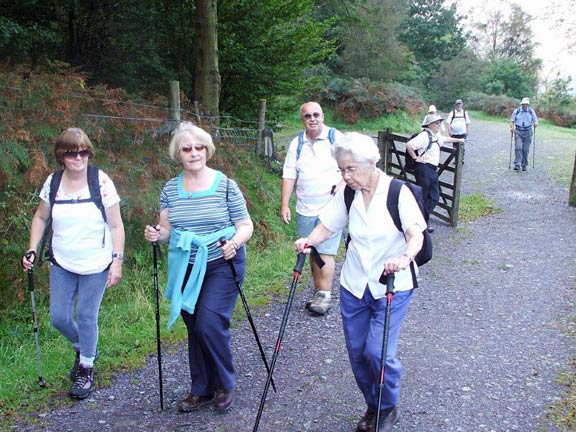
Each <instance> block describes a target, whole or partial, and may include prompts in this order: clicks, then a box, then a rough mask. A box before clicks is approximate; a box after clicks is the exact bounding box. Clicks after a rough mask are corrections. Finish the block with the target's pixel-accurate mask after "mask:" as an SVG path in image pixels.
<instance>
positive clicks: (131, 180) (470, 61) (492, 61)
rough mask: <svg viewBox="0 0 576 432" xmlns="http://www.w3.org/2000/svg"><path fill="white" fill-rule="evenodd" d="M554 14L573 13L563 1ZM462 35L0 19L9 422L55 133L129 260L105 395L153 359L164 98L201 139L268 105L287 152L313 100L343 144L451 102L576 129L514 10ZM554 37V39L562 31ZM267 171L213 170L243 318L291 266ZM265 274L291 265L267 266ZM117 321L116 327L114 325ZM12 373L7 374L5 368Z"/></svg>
mask: <svg viewBox="0 0 576 432" xmlns="http://www.w3.org/2000/svg"><path fill="white" fill-rule="evenodd" d="M567 1H568V2H569V3H570V6H571V7H572V8H573V7H576V0H567ZM543 7H545V6H543ZM473 18H474V19H473V20H472V21H471V22H473V26H472V27H467V28H464V27H463V22H464V21H465V17H463V16H461V15H459V13H458V11H457V8H456V5H455V3H454V2H450V1H446V2H445V1H443V0H354V1H338V0H324V1H302V0H259V1H254V0H237V1H225V0H222V1H218V2H217V1H209V0H196V1H193V0H161V1H158V0H155V1H150V0H139V1H134V0H123V1H110V0H99V1H96V0H86V1H79V0H72V1H70V0H21V1H18V2H9V1H5V0H4V1H1V2H0V154H1V157H0V216H1V217H2V220H3V221H4V222H3V227H2V229H1V237H0V245H1V246H2V247H1V248H0V259H1V260H2V262H3V266H2V267H0V296H2V298H3V302H2V304H1V305H0V334H1V338H0V366H2V367H1V368H0V383H1V385H0V388H1V389H2V390H0V409H1V410H2V411H4V412H6V413H13V412H14V411H13V410H14V409H15V408H16V407H18V406H21V404H22V399H21V395H22V392H21V391H19V390H21V389H23V388H24V389H26V388H28V387H29V386H30V385H31V384H30V377H31V376H33V375H34V373H35V372H34V368H35V365H34V364H33V363H32V362H30V361H29V359H30V358H33V356H34V351H33V349H34V348H33V346H32V344H31V343H30V331H29V327H28V325H29V323H28V322H25V321H24V320H23V319H22V317H23V316H28V315H29V312H28V310H29V309H28V308H29V304H28V303H27V299H28V297H27V295H28V294H27V290H26V289H27V287H26V279H25V274H24V273H23V272H22V271H21V269H20V268H19V264H18V258H19V257H20V255H21V254H22V252H23V251H24V250H25V248H26V247H27V243H28V234H29V231H28V230H29V223H30V220H31V217H32V214H33V212H34V209H35V208H36V206H37V203H38V201H37V190H38V188H39V187H40V185H41V183H42V182H43V180H44V179H45V178H46V176H47V174H48V173H49V172H51V171H52V170H53V169H54V167H55V163H54V159H53V157H52V154H51V145H52V144H53V143H54V140H55V138H56V137H57V136H58V134H59V132H60V130H61V129H62V128H64V127H67V126H72V125H77V126H80V127H84V128H86V129H87V130H88V132H89V135H90V137H91V138H92V139H93V140H94V143H95V145H96V147H97V149H98V151H99V153H98V156H97V160H96V162H97V164H98V165H99V166H101V167H102V168H103V169H104V170H106V171H108V172H110V173H112V174H113V178H114V180H115V182H116V184H117V186H118V188H119V190H120V193H121V196H122V198H123V201H122V212H123V218H124V222H125V224H126V228H127V256H128V258H127V260H126V266H125V267H126V268H125V278H124V280H123V282H122V285H121V288H122V289H119V290H116V291H114V293H113V294H110V295H108V296H107V298H108V297H110V298H109V299H107V304H105V305H104V306H103V311H105V314H106V313H110V314H111V318H110V319H109V321H110V322H111V323H112V324H110V328H108V327H107V324H106V322H107V320H106V315H105V316H103V317H102V321H103V326H104V327H105V328H104V329H103V330H102V332H103V334H104V333H105V334H107V335H108V336H107V342H106V343H107V345H105V346H104V347H103V350H104V351H105V352H106V354H107V355H106V356H103V359H102V364H101V366H100V367H101V368H102V375H101V376H102V378H103V381H105V380H106V378H105V377H106V376H108V377H110V376H112V374H113V371H114V370H117V369H118V368H124V367H131V366H133V365H135V364H137V361H136V360H135V359H136V358H142V355H141V354H142V353H149V352H152V351H153V345H152V343H153V340H152V338H151V337H149V332H150V331H151V326H150V325H149V324H150V322H151V320H153V305H152V304H151V302H150V294H149V289H150V262H151V251H150V247H149V245H146V244H145V243H144V242H143V239H142V236H141V232H142V227H143V226H144V225H145V224H146V223H149V222H150V221H151V219H152V218H153V217H155V209H156V207H157V198H158V191H159V190H160V188H161V187H162V184H163V183H164V182H165V181H166V179H167V178H169V177H170V176H172V175H173V174H174V172H175V170H176V167H175V166H174V165H173V164H171V163H170V161H169V160H168V158H167V157H166V151H165V149H166V140H167V139H166V135H162V133H161V131H160V129H161V128H159V127H158V126H159V125H160V124H162V122H164V123H166V122H167V119H168V110H167V97H166V95H167V93H168V91H167V87H168V81H170V80H178V81H179V82H180V88H181V104H182V108H183V110H182V118H186V119H194V118H195V117H194V112H195V111H194V103H195V102H196V103H197V104H198V107H199V109H200V112H201V119H202V120H201V124H202V125H203V126H205V127H211V126H215V125H217V126H222V125H223V124H225V126H227V127H228V126H229V127H233V126H239V127H241V126H243V125H245V124H246V123H247V122H248V123H250V122H254V123H255V120H256V115H257V106H258V101H260V100H261V99H266V101H267V104H266V109H267V113H266V116H267V119H268V121H267V123H266V127H268V128H271V129H273V130H274V131H275V133H276V136H278V137H284V139H285V141H287V140H288V139H289V138H290V136H292V135H294V134H295V133H296V132H295V131H296V130H297V129H298V128H299V127H300V125H299V121H298V116H297V110H298V107H299V105H300V104H301V103H302V102H303V101H306V100H312V99H313V100H318V101H319V102H320V103H321V104H322V105H323V106H324V107H325V109H326V111H327V113H328V120H329V122H330V124H333V125H337V126H338V127H339V128H341V129H347V128H349V129H354V130H358V129H363V128H364V126H363V124H364V123H363V122H366V121H371V122H373V123H371V125H377V127H378V128H384V127H393V128H394V129H395V131H398V132H406V133H407V132H413V131H414V130H415V129H417V128H418V123H419V120H420V119H421V117H422V115H423V114H425V111H426V110H427V107H428V105H429V104H430V103H434V104H436V106H437V107H438V108H439V110H441V111H444V112H447V111H449V110H451V109H452V106H453V103H454V100H455V99H463V100H464V101H465V108H466V109H467V110H475V111H477V112H480V111H483V112H484V113H486V114H490V115H495V116H501V117H502V120H503V121H506V117H508V116H509V115H510V112H511V111H512V110H513V109H514V108H515V107H516V106H517V105H518V102H519V100H520V98H522V97H526V96H528V97H531V98H532V107H533V108H535V109H536V110H537V112H538V114H539V115H540V116H541V117H542V118H544V119H546V121H548V122H550V123H553V124H556V125H558V126H562V127H565V128H574V127H576V100H575V98H574V97H573V96H572V80H571V77H568V76H562V75H560V74H557V75H553V76H550V75H548V76H547V77H546V78H543V77H542V75H541V71H542V61H541V60H540V59H538V58H537V57H536V56H535V46H534V42H533V38H532V36H533V34H532V29H531V21H532V17H531V16H530V15H529V14H528V13H526V12H525V11H524V10H522V8H521V7H520V6H518V5H516V4H511V7H510V11H509V13H503V12H502V11H499V10H494V11H490V10H486V11H484V13H483V15H482V16H474V17H473ZM558 19H559V21H558V26H563V27H565V28H566V31H567V32H568V33H569V32H570V31H573V30H574V28H573V27H574V26H573V25H572V26H571V25H570V23H566V22H565V21H562V19H561V18H558ZM567 49H574V47H573V46H572V47H568V48H567ZM88 114H90V115H99V116H101V118H100V120H88V117H87V116H88ZM91 118H92V119H93V118H94V117H91ZM119 119H123V120H119ZM127 119H133V120H134V121H127ZM143 120H146V121H143ZM151 125H153V127H152V126H151ZM254 127H255V126H254ZM277 156H278V159H276V160H275V161H274V160H273V161H272V162H271V161H264V160H261V159H260V158H256V157H254V155H253V151H252V149H251V148H249V147H244V146H237V145H235V144H234V143H231V142H222V143H220V144H219V146H218V152H217V154H216V157H215V159H214V160H213V161H212V165H213V166H214V167H215V168H218V169H221V170H223V171H224V172H226V173H227V174H230V175H231V176H233V177H234V178H236V179H238V180H239V183H240V184H241V186H242V188H243V190H244V193H245V194H246V196H247V197H248V199H249V206H250V212H251V214H252V216H253V218H254V220H255V223H256V235H255V238H254V239H253V240H252V242H251V245H252V246H251V247H253V248H254V251H255V252H258V253H259V256H260V257H261V260H260V262H259V264H258V265H256V264H252V265H253V266H254V267H255V268H253V269H250V270H249V274H250V275H251V276H250V278H251V279H250V281H249V282H250V284H249V286H250V287H253V288H251V289H253V292H250V293H249V294H250V301H251V302H252V303H253V304H255V305H258V304H259V303H261V302H266V301H267V300H269V299H270V298H271V297H272V296H273V295H275V293H277V292H280V291H281V290H282V289H283V285H282V280H283V277H282V276H283V273H282V272H280V273H278V268H279V267H281V268H283V269H285V268H288V267H290V266H291V265H292V261H293V256H292V254H291V253H290V251H289V250H288V248H286V247H285V245H286V242H287V241H288V239H290V238H291V232H290V231H289V229H288V228H286V227H285V226H282V225H281V224H280V222H279V219H278V217H277V216H276V214H277V210H278V209H277V205H278V203H279V167H280V166H281V165H280V161H279V160H280V159H281V157H282V155H281V154H278V155H277ZM572 156H573V155H571V156H570V157H572ZM255 173H257V175H255ZM278 262H280V263H289V264H287V265H286V266H272V265H270V263H278ZM35 275H36V276H37V277H38V281H39V282H38V290H39V291H40V292H39V298H38V303H39V316H40V317H41V325H42V331H43V334H42V336H43V338H42V349H43V355H44V356H45V357H46V361H45V367H46V368H47V369H48V370H47V371H46V375H48V376H50V374H53V375H58V372H57V371H58V369H59V368H60V369H61V368H62V367H64V366H63V365H64V364H67V363H66V362H67V361H68V358H67V352H66V351H65V349H64V347H62V345H63V344H62V343H61V340H59V339H58V336H57V335H56V334H55V332H54V331H53V330H52V329H50V328H49V323H48V320H47V309H46V308H47V301H46V297H47V288H46V285H47V284H46V281H47V270H46V268H43V269H40V270H39V271H37V272H35ZM271 280H272V281H275V282H273V283H271V282H270V281H271ZM165 306H166V305H165V304H164V305H163V306H162V307H163V308H164V307H165ZM113 309H114V310H113ZM114 314H117V315H118V316H124V317H126V316H129V317H130V320H127V322H126V320H124V321H122V322H123V324H120V321H119V320H115V319H114V318H113V317H114ZM42 317H44V318H42ZM42 320H43V321H44V322H42ZM147 334H148V337H146V335H147ZM182 336H183V329H182V328H180V329H179V330H178V329H177V330H176V331H175V332H171V333H168V334H166V335H164V337H165V338H166V339H167V342H175V341H178V340H181V339H182ZM132 362H135V363H132ZM24 364H26V365H29V366H26V367H24V366H23V367H20V368H16V369H17V373H16V372H15V368H14V365H24ZM106 371H108V372H106ZM107 373H108V375H106V374H107ZM64 385H65V384H64V383H58V384H57V385H56V386H55V388H54V389H53V390H54V391H56V392H58V391H61V390H62V388H63V386H64ZM27 396H28V399H27V401H28V402H27V403H29V404H30V405H29V406H30V407H32V406H34V404H33V403H32V402H34V401H35V400H37V401H44V403H46V402H45V396H43V394H42V393H33V394H32V396H31V398H30V394H28V395H27ZM7 418H8V417H7Z"/></svg>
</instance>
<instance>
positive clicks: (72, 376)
mask: <svg viewBox="0 0 576 432" xmlns="http://www.w3.org/2000/svg"><path fill="white" fill-rule="evenodd" d="M99 355H100V353H99V352H98V350H96V356H94V362H96V360H98V357H99ZM79 367H80V351H76V359H74V366H72V369H70V372H68V378H70V381H72V382H74V381H76V376H77V375H78V368H79Z"/></svg>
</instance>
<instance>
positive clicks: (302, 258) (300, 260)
mask: <svg viewBox="0 0 576 432" xmlns="http://www.w3.org/2000/svg"><path fill="white" fill-rule="evenodd" d="M305 262H306V254H305V253H303V252H300V253H299V254H298V257H297V259H296V266H294V272H296V273H298V274H300V273H302V269H303V268H304V263H305Z"/></svg>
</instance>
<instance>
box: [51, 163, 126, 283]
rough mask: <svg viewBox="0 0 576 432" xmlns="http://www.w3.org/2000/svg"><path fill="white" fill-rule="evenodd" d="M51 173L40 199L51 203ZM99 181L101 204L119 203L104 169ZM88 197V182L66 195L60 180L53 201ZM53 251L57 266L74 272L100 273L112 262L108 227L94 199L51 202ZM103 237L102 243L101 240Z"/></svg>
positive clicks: (105, 205)
mask: <svg viewBox="0 0 576 432" xmlns="http://www.w3.org/2000/svg"><path fill="white" fill-rule="evenodd" d="M52 175H53V174H50V175H49V176H48V178H47V179H46V181H45V182H44V186H43V187H42V190H41V191H40V199H42V200H43V201H45V202H46V203H47V204H48V206H50V181H51V180H52ZM98 180H99V184H100V193H101V195H102V204H103V205H104V207H105V208H108V207H111V206H112V205H114V204H116V203H119V202H120V197H119V196H118V193H117V192H116V188H115V187H114V183H113V182H112V180H111V179H110V177H108V175H107V174H106V173H104V172H103V171H99V173H98ZM86 198H90V190H89V188H88V185H86V187H85V188H84V189H82V190H80V191H78V192H75V193H73V194H67V193H65V192H64V190H63V189H62V183H60V187H59V189H58V192H57V194H56V201H59V200H75V199H86ZM52 230H53V234H52V251H53V253H54V258H55V260H56V262H57V263H58V265H60V267H62V268H63V269H65V270H68V271H70V272H73V273H76V274H82V275H87V274H94V273H100V272H102V271H104V270H105V269H106V267H108V265H109V264H110V262H111V261H112V252H113V250H112V247H113V245H112V241H111V237H110V228H109V227H108V224H107V223H104V219H103V218H102V213H101V212H100V210H99V209H98V207H96V205H95V204H94V203H93V202H85V203H69V204H68V203H66V204H58V203H57V202H56V203H55V204H54V208H53V209H52ZM103 240H104V244H103V243H102V241H103Z"/></svg>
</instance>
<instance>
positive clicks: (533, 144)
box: [508, 128, 536, 169]
mask: <svg viewBox="0 0 576 432" xmlns="http://www.w3.org/2000/svg"><path fill="white" fill-rule="evenodd" d="M514 135H515V134H514V131H510V156H509V157H508V169H510V168H511V167H512V148H513V147H514ZM535 160H536V128H534V136H533V137H532V169H534V165H535Z"/></svg>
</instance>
